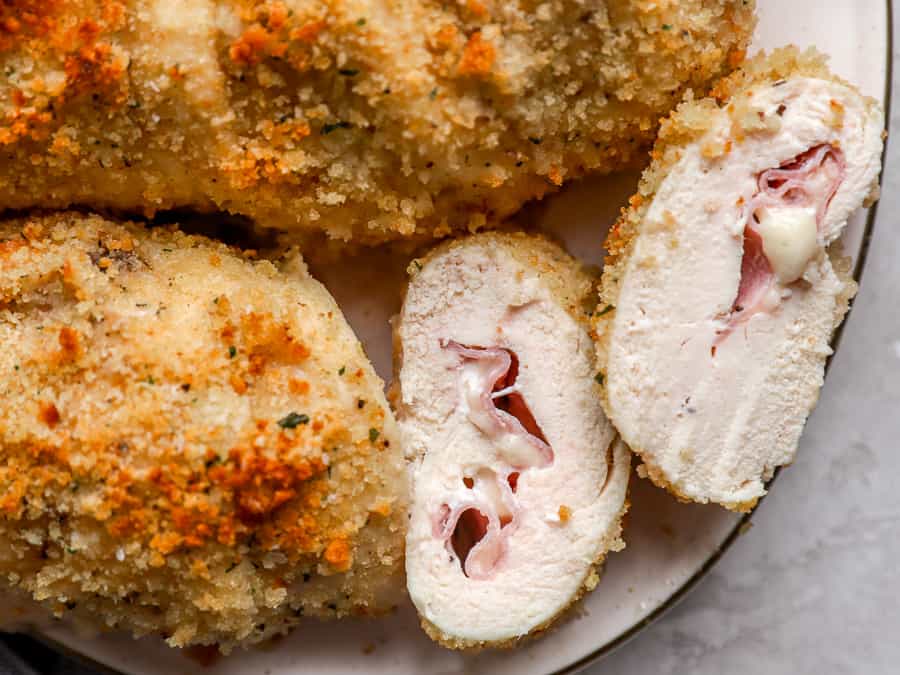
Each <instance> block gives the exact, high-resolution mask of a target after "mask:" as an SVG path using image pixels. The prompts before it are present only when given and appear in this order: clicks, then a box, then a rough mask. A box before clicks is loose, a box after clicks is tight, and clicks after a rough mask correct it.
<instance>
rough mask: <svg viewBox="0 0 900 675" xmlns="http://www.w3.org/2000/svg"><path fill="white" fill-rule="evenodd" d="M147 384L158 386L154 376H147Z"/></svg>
mask: <svg viewBox="0 0 900 675" xmlns="http://www.w3.org/2000/svg"><path fill="white" fill-rule="evenodd" d="M147 384H156V380H154V379H153V376H152V375H148V376H147Z"/></svg>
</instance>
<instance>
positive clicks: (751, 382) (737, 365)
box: [598, 75, 883, 510]
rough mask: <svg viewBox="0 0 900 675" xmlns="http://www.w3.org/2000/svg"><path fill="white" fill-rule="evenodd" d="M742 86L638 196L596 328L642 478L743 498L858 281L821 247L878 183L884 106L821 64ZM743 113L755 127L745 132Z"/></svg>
mask: <svg viewBox="0 0 900 675" xmlns="http://www.w3.org/2000/svg"><path fill="white" fill-rule="evenodd" d="M739 96H740V100H739V101H737V102H734V100H733V101H732V103H731V104H727V105H726V106H725V107H723V108H717V109H712V110H709V111H708V114H709V115H710V116H711V119H710V124H709V126H708V130H707V131H706V132H705V135H703V136H701V137H700V138H699V139H697V140H694V141H693V142H690V143H686V144H685V145H683V146H681V147H679V148H678V152H677V155H676V157H677V159H676V161H674V162H673V164H672V165H671V167H669V168H668V171H667V172H666V174H665V176H664V177H663V178H662V179H661V180H660V182H659V184H658V187H657V188H656V190H655V194H654V195H653V197H652V201H650V203H649V205H647V206H645V207H642V208H644V210H643V211H642V216H641V219H640V223H639V225H638V226H637V232H636V234H635V236H634V239H633V241H632V243H631V247H632V248H631V250H630V255H628V257H627V259H626V260H625V261H624V262H622V263H620V265H619V266H618V268H616V269H614V270H610V271H608V273H609V274H616V275H617V277H616V284H617V285H618V295H617V297H608V298H605V299H606V300H608V302H609V304H610V305H614V306H615V310H616V311H615V313H614V314H613V315H612V316H611V317H610V318H609V319H604V320H603V321H601V322H600V323H601V325H599V326H598V331H599V332H600V333H601V334H602V336H601V338H600V344H601V345H605V347H602V348H601V352H605V358H606V387H607V389H606V393H607V412H608V413H609V414H610V416H611V419H612V420H613V422H614V423H615V424H616V427H617V428H618V430H619V432H620V433H621V434H622V437H623V439H624V440H625V441H626V442H627V443H628V444H629V445H630V446H631V447H632V448H633V449H634V450H635V451H636V452H638V453H639V454H640V455H641V457H642V459H643V460H644V462H645V465H646V469H647V471H648V472H649V474H650V476H651V477H652V478H653V479H654V480H655V481H656V482H658V483H660V484H662V485H665V486H666V487H669V488H670V489H672V490H673V491H674V492H675V493H676V494H678V495H679V496H681V497H683V498H688V499H691V500H695V501H700V502H707V501H712V502H718V503H721V504H723V505H726V506H728V507H729V508H735V509H741V510H742V509H746V508H749V507H750V506H752V505H753V504H754V503H755V502H756V500H757V499H758V498H759V497H760V496H762V495H763V494H764V493H765V488H764V483H765V481H766V480H768V479H769V478H771V476H772V474H773V472H774V470H775V468H776V467H778V466H780V465H783V464H785V463H788V462H790V461H791V459H792V458H793V456H794V453H795V452H796V448H797V443H798V440H799V437H800V433H801V431H802V428H803V425H804V422H805V420H806V417H807V415H808V414H809V412H810V410H811V409H812V407H813V406H814V405H815V401H816V399H817V396H818V391H819V388H820V387H821V385H822V382H823V373H824V362H825V359H826V357H827V356H828V355H829V354H830V353H831V348H830V347H829V340H830V338H831V335H832V333H833V331H834V329H835V327H836V326H837V325H838V324H839V323H840V321H841V319H842V318H843V315H844V313H845V311H846V306H847V300H848V298H849V297H850V296H852V293H853V290H854V288H855V285H854V284H853V281H852V279H850V278H849V273H848V271H847V269H848V267H849V266H848V264H847V263H846V262H844V261H840V260H839V259H837V258H836V257H835V258H833V257H832V255H831V254H833V253H835V252H833V251H831V252H830V251H829V246H830V245H831V244H832V243H833V242H835V240H836V239H837V238H838V237H839V236H840V234H841V232H842V231H843V229H844V227H845V226H846V223H847V220H848V218H849V216H850V215H851V214H852V213H853V212H854V211H855V210H856V209H858V208H859V207H860V205H861V204H862V203H863V201H864V200H865V199H866V198H867V197H868V196H870V195H872V194H873V191H874V189H875V187H876V186H877V178H878V173H879V170H880V158H881V150H882V128H883V115H882V113H881V110H880V109H879V107H878V106H877V104H876V103H874V102H873V101H871V100H869V99H865V98H864V97H862V96H861V95H860V94H859V93H858V92H857V91H856V90H854V89H853V88H851V87H850V86H848V85H845V84H843V83H840V82H838V81H834V80H830V79H824V78H818V77H807V76H799V75H798V76H796V77H789V78H786V79H785V80H782V81H780V82H777V83H771V84H759V83H757V84H756V85H755V86H754V87H752V89H751V90H748V91H745V92H743V93H741V94H740V95H739ZM741 116H745V117H741ZM748 117H749V118H750V119H752V120H754V122H756V123H758V127H757V128H755V129H753V130H752V131H751V132H742V133H739V134H737V135H736V134H735V129H736V128H737V129H740V125H741V120H742V119H746V118H748ZM675 121H676V123H677V114H676V118H675ZM710 148H726V149H727V150H724V151H722V152H719V153H716V152H710ZM667 156H669V157H672V155H671V154H670V155H667ZM660 170H661V169H660V168H659V167H651V169H650V170H649V171H650V172H651V174H652V173H653V172H654V171H655V172H659V171H660ZM604 324H605V325H604Z"/></svg>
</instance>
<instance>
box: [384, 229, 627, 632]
mask: <svg viewBox="0 0 900 675" xmlns="http://www.w3.org/2000/svg"><path fill="white" fill-rule="evenodd" d="M411 269H412V271H413V278H412V281H411V282H410V285H409V289H408V291H407V295H406V300H405V302H404V305H403V309H402V311H401V314H400V317H399V319H398V321H397V326H396V329H397V342H398V345H399V350H398V366H399V367H398V375H399V392H398V393H397V395H398V399H399V400H398V401H397V403H398V408H399V416H400V420H401V437H402V439H403V442H404V447H405V450H406V452H407V456H408V457H409V459H410V460H411V473H412V480H413V494H414V496H413V506H412V511H411V516H410V518H411V520H410V527H409V532H408V535H407V546H406V571H407V577H408V587H409V592H410V596H411V597H412V600H413V602H414V603H415V605H416V607H417V609H418V611H419V613H420V615H421V618H422V624H423V626H424V627H425V629H426V631H427V632H428V633H429V635H431V636H432V637H433V638H434V639H436V640H438V641H439V642H441V643H442V644H444V645H446V646H449V647H454V648H465V647H480V646H484V645H503V644H514V643H515V642H516V641H517V640H518V639H520V638H522V637H524V636H527V635H529V634H534V633H536V632H538V631H540V630H542V629H544V628H546V627H547V626H548V625H549V624H550V623H551V622H552V621H553V620H554V619H555V618H556V617H558V616H559V615H560V614H561V613H562V612H563V610H565V609H566V608H567V607H568V606H570V605H571V604H572V603H573V602H574V601H575V600H576V599H577V598H578V597H580V596H581V595H582V594H583V593H584V592H585V591H587V590H591V589H592V588H593V587H594V586H595V585H596V583H597V581H598V576H597V573H596V569H595V566H596V565H597V564H598V563H600V562H601V561H602V560H603V558H604V556H605V554H606V553H607V552H608V551H610V550H618V549H620V548H621V547H622V546H623V544H622V541H621V539H620V532H621V525H620V521H621V518H622V515H623V514H624V511H625V508H626V505H625V496H626V491H627V487H628V475H629V468H630V454H629V452H628V450H627V449H626V448H625V446H624V445H623V444H622V443H621V441H619V440H618V439H617V437H616V433H615V431H614V430H613V428H612V426H611V425H610V424H609V422H608V421H607V419H606V417H605V416H604V414H603V410H602V408H601V406H600V400H599V391H598V385H597V384H596V381H595V377H596V374H597V366H596V362H595V356H594V353H593V345H592V341H591V338H590V335H589V332H588V329H589V326H588V318H587V317H588V312H587V311H586V302H587V301H588V300H589V299H590V297H591V295H592V287H593V281H594V280H593V279H592V278H591V277H590V276H589V275H588V274H586V273H585V272H584V271H583V270H582V268H581V266H580V265H579V264H578V263H577V262H576V261H574V260H573V259H572V258H570V257H569V256H568V255H566V254H565V253H564V252H563V251H562V250H561V249H560V248H559V247H557V246H556V245H555V244H552V243H550V242H548V241H546V240H544V239H542V238H538V237H530V236H526V235H515V234H512V235H510V234H486V235H477V236H474V237H470V238H468V239H463V240H460V241H456V242H453V243H450V244H449V245H444V246H441V247H439V248H438V249H436V250H435V251H434V252H433V253H431V254H430V255H429V256H428V257H427V258H425V259H424V260H423V261H416V263H415V264H414V265H413V267H412V268H411Z"/></svg>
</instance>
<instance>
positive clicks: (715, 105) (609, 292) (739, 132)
mask: <svg viewBox="0 0 900 675" xmlns="http://www.w3.org/2000/svg"><path fill="white" fill-rule="evenodd" d="M798 76H807V77H817V78H822V79H827V80H833V81H836V82H841V83H843V84H848V83H846V82H844V81H843V80H841V79H840V78H839V77H837V76H835V75H834V74H833V73H832V72H831V71H830V70H829V69H828V66H827V63H826V57H825V56H823V55H822V54H820V53H818V52H817V51H816V50H814V49H809V50H807V51H801V50H799V49H798V48H796V47H794V46H790V47H785V48H782V49H777V50H774V51H773V52H772V53H771V54H766V53H760V54H759V55H757V56H755V57H754V58H752V59H750V60H748V61H745V62H744V63H743V64H742V65H741V66H740V68H738V69H737V70H736V71H735V72H734V73H732V74H731V75H729V76H728V77H725V78H723V79H722V80H720V81H718V82H717V83H716V84H715V85H714V87H713V88H712V90H711V95H710V97H709V98H704V99H701V100H693V99H692V98H690V97H688V98H687V100H686V101H684V102H683V103H682V104H681V105H679V106H678V107H677V109H676V110H674V111H673V112H672V113H671V114H670V115H669V116H668V117H667V118H666V119H665V120H663V123H662V127H661V128H660V131H659V136H658V138H657V140H656V143H655V145H654V146H653V150H652V151H651V159H652V163H651V164H650V166H649V167H648V168H647V169H646V170H645V171H644V174H643V176H642V178H641V183H640V185H639V187H638V191H637V192H636V193H635V194H634V195H633V196H632V197H631V198H630V199H629V206H628V207H627V208H623V209H622V213H621V216H620V217H619V219H618V220H617V221H616V223H615V225H613V227H612V229H611V230H610V233H609V236H608V238H607V240H606V243H605V244H604V247H605V248H606V251H607V256H606V259H605V265H604V268H603V276H602V282H601V284H600V302H599V305H598V307H597V312H596V313H595V316H594V337H595V342H596V345H597V355H598V361H599V363H600V367H601V375H600V377H599V381H600V383H601V385H602V386H601V392H602V401H603V405H604V408H605V409H607V410H608V409H609V404H608V399H607V390H606V386H605V377H604V375H605V371H606V363H607V361H608V349H609V339H610V337H611V334H612V327H613V321H614V319H615V308H616V304H617V302H618V297H619V290H620V288H621V281H622V277H623V275H624V273H625V268H626V265H627V262H628V259H629V257H630V256H631V253H632V251H633V248H634V242H635V240H636V238H637V236H638V235H639V234H640V233H641V231H642V228H643V227H644V226H645V225H644V216H645V214H646V213H647V210H648V209H649V208H650V206H651V204H652V202H653V198H654V196H655V194H656V192H657V190H658V189H659V187H660V185H661V184H662V182H663V181H664V180H665V178H666V176H667V175H668V173H669V171H670V170H671V168H672V167H673V166H674V165H675V164H676V163H677V162H678V161H679V160H680V159H681V150H682V148H683V147H685V146H686V145H688V144H690V143H693V142H696V141H697V140H698V139H700V138H701V137H702V136H704V134H705V133H706V132H707V131H708V130H709V128H710V125H711V124H713V123H715V121H716V115H715V114H714V113H716V112H718V111H720V110H725V111H726V112H727V114H728V115H729V117H730V118H731V130H732V137H733V140H734V142H735V143H740V142H741V141H742V140H743V139H744V138H745V137H746V136H748V135H750V134H752V133H754V132H756V131H761V130H762V129H761V128H760V125H761V124H764V122H762V121H761V120H760V118H759V116H758V114H757V113H756V111H754V110H751V109H750V106H749V105H748V101H749V99H750V96H751V95H752V92H753V88H754V87H755V86H758V85H760V84H771V83H772V82H777V81H778V80H781V79H786V78H789V77H798ZM848 86H852V85H848ZM872 104H873V105H874V104H875V103H874V101H873V102H872ZM837 114H840V112H839V111H838V113H837ZM704 150H706V149H704ZM729 151H730V146H729V145H728V143H725V144H723V145H722V146H721V147H715V148H712V147H711V148H709V152H711V153H715V155H721V154H727V153H728V152H729ZM877 193H878V184H877V182H876V183H875V184H873V185H872V186H871V195H870V196H869V198H868V199H867V204H868V203H871V202H872V201H874V200H875V199H876V198H877ZM829 255H830V256H831V259H832V264H833V265H834V269H835V271H836V272H837V274H838V277H839V278H840V279H841V280H842V281H843V282H844V289H845V290H844V292H843V294H842V295H841V296H840V297H839V298H838V299H837V302H836V304H835V311H834V327H835V328H837V327H838V326H839V325H840V323H841V321H842V320H843V317H844V315H845V314H846V313H847V309H848V307H849V303H850V300H851V299H852V297H853V296H854V295H855V293H856V288H857V286H856V283H855V282H854V281H853V279H852V270H851V266H850V262H849V260H848V259H847V258H845V257H843V256H841V254H840V243H836V244H835V245H833V246H832V247H831V249H830V250H829ZM713 349H715V347H714V348H713ZM632 451H634V452H635V453H636V454H637V455H639V456H640V457H641V459H642V460H643V462H644V464H643V465H641V466H639V467H638V472H639V474H640V475H641V476H642V477H644V478H649V479H650V480H651V481H653V483H654V484H656V485H657V486H659V487H661V488H663V489H665V490H668V491H669V492H670V493H672V494H673V495H674V496H675V497H676V498H678V499H679V500H682V501H691V500H689V499H687V498H686V497H684V495H683V494H682V493H681V491H680V489H679V486H678V485H674V484H672V483H670V482H669V481H668V480H666V478H665V476H664V475H663V473H662V471H660V470H659V468H658V467H656V466H655V465H654V464H653V463H652V462H651V461H649V458H648V457H647V456H646V455H645V454H644V453H643V452H642V450H641V448H634V447H633V448H632ZM773 473H774V471H772V472H770V473H769V475H767V476H765V479H767V480H768V479H770V478H771V477H772V474H773ZM757 501H758V500H753V501H750V502H741V503H733V504H723V506H725V507H726V508H728V509H730V510H732V511H738V512H742V513H746V512H749V511H751V510H753V508H754V507H755V506H756V503H757Z"/></svg>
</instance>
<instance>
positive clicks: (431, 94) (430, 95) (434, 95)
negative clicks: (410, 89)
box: [428, 87, 437, 101]
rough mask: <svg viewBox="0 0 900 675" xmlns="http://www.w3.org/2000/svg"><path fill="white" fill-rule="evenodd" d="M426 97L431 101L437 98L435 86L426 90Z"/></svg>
mask: <svg viewBox="0 0 900 675" xmlns="http://www.w3.org/2000/svg"><path fill="white" fill-rule="evenodd" d="M428 98H430V99H431V100H432V101H433V100H434V99H436V98H437V87H435V88H434V89H432V90H431V91H430V92H428Z"/></svg>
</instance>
